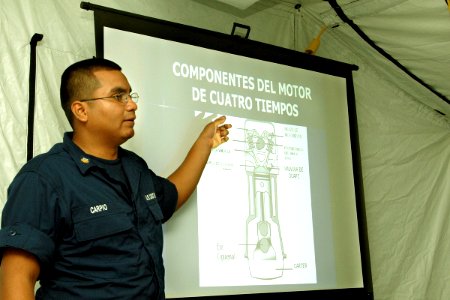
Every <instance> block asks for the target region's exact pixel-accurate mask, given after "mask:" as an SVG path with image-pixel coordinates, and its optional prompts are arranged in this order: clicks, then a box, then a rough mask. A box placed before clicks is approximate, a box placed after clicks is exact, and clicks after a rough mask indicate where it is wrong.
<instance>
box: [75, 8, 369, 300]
mask: <svg viewBox="0 0 450 300" xmlns="http://www.w3.org/2000/svg"><path fill="white" fill-rule="evenodd" d="M82 7H83V8H86V9H93V10H94V12H95V24H96V43H97V55H98V56H101V57H105V58H108V59H111V60H113V61H115V62H117V63H118V64H119V65H121V67H122V68H123V72H124V74H125V75H126V76H127V77H128V80H129V82H130V84H131V86H132V88H133V91H136V92H138V93H139V95H140V101H139V103H138V111H137V120H136V125H135V132H136V135H135V137H134V138H133V139H131V140H129V141H128V142H127V143H126V144H124V147H125V148H127V149H130V150H132V151H134V152H137V153H138V154H140V155H141V156H142V157H143V158H144V159H145V160H146V161H147V163H148V165H149V166H150V168H151V169H152V170H154V171H155V172H156V173H157V174H159V175H161V176H168V175H169V174H170V173H171V172H173V171H174V170H175V169H176V168H177V166H178V165H179V164H180V163H181V161H182V160H183V158H184V157H185V155H186V154H187V151H188V150H189V148H190V146H191V145H192V143H193V142H194V141H195V139H196V138H197V136H198V134H199V133H200V131H201V130H202V128H203V127H204V126H205V125H206V124H207V122H209V121H211V120H213V119H215V118H216V117H218V116H221V115H225V116H226V117H227V121H226V122H227V123H230V124H232V126H233V128H232V129H231V133H230V140H229V141H228V142H227V143H225V144H223V145H221V146H220V147H219V148H217V149H214V150H213V151H212V153H211V156H210V159H209V161H208V163H207V166H206V168H205V170H204V173H203V176H202V178H201V181H200V183H199V185H198V187H197V189H196V191H195V192H194V194H193V195H192V196H191V198H190V199H189V201H188V203H187V204H186V205H185V206H183V207H182V208H181V209H180V210H179V211H177V212H176V213H175V215H174V216H173V217H172V219H171V220H169V221H168V222H167V223H166V224H165V225H164V238H165V244H164V261H165V267H166V296H167V298H186V297H206V298H209V297H211V298H217V297H219V296H220V297H221V298H223V297H224V296H225V295H228V296H229V297H234V298H236V297H243V298H244V299H252V297H257V296H258V295H261V294H273V295H278V294H279V293H283V294H282V295H283V298H285V299H294V297H298V295H303V296H304V297H306V296H309V297H310V298H311V299H315V298H314V297H319V296H323V295H329V296H331V297H334V296H336V295H337V296H342V295H352V296H354V295H363V298H365V297H367V299H370V295H371V281H370V268H369V262H368V260H369V258H368V251H367V240H366V228H365V219H364V210H363V208H364V207H363V197H362V195H363V193H362V186H361V178H360V176H361V175H360V170H359V151H358V142H357V131H356V115H355V109H354V95H353V86H352V71H353V70H356V67H355V66H352V65H348V64H344V63H341V62H336V61H331V60H326V59H323V58H319V57H313V56H308V55H306V54H303V53H299V52H296V51H292V50H287V49H283V48H279V47H274V46H271V45H267V44H262V43H258V42H255V41H251V40H244V39H240V38H236V37H233V36H229V35H225V34H221V33H217V32H211V31H207V30H203V29H198V28H194V27H189V26H185V25H180V24H175V23H170V22H167V21H162V20H157V19H153V18H148V17H143V16H139V15H134V14H130V13H126V12H121V11H116V10H112V9H109V8H104V7H101V6H95V5H91V4H89V3H82ZM237 295H240V296H237ZM306 299H308V298H306Z"/></svg>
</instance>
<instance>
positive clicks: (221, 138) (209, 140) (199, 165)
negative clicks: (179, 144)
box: [169, 117, 231, 209]
mask: <svg viewBox="0 0 450 300" xmlns="http://www.w3.org/2000/svg"><path fill="white" fill-rule="evenodd" d="M225 119H226V118H225V117H220V118H218V119H216V120H215V121H213V122H211V123H209V124H208V125H206V127H205V128H204V129H203V131H202V132H201V133H200V136H199V137H198V138H197V140H196V141H195V143H194V145H192V148H191V149H190V150H189V152H188V154H187V156H186V158H185V159H184V161H183V162H182V163H181V165H180V166H179V167H178V169H177V170H176V171H175V172H173V173H172V174H171V175H170V176H169V180H170V181H171V182H172V183H174V184H175V186H176V187H177V191H178V202H177V209H178V208H180V207H181V206H182V205H183V204H184V202H186V200H187V199H188V198H189V196H190V195H191V194H192V192H193V191H194V189H195V187H196V186H197V184H198V181H199V180H200V176H201V175H202V172H203V169H204V168H205V165H206V163H207V162H208V158H209V155H210V154H211V149H213V148H216V147H217V146H219V145H220V144H222V143H224V142H226V141H228V129H229V128H231V125H230V124H223V123H224V122H225Z"/></svg>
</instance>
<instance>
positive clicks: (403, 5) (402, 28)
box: [217, 0, 450, 117]
mask: <svg viewBox="0 0 450 300" xmlns="http://www.w3.org/2000/svg"><path fill="white" fill-rule="evenodd" d="M217 1H220V2H222V3H226V4H227V6H230V7H231V6H232V7H234V8H237V9H239V10H241V11H245V13H246V15H251V14H252V11H254V12H255V13H256V12H257V11H260V10H261V9H264V7H267V8H270V7H272V6H274V5H281V6H285V7H289V8H294V7H295V5H297V4H301V9H302V10H308V12H309V13H313V14H315V16H316V18H317V20H319V22H322V23H323V24H324V25H327V26H330V25H336V24H338V25H339V24H343V23H344V22H343V20H342V19H341V17H339V16H338V15H337V14H336V11H335V10H334V9H333V8H332V6H331V5H330V3H329V2H330V1H325V0H279V1H278V0H277V1H275V0H259V1H256V0H245V1H244V0H242V1H235V0H217ZM336 3H337V4H338V5H339V6H340V7H341V8H342V11H343V12H344V14H345V15H346V16H347V17H348V18H349V19H350V20H351V21H352V22H353V23H354V24H355V25H356V26H358V27H359V28H360V29H361V30H362V32H363V33H364V34H365V35H367V37H368V38H369V39H370V40H372V41H373V42H374V44H375V45H376V46H377V47H379V48H380V49H381V50H383V51H385V52H386V53H387V54H388V55H389V56H391V57H392V58H393V59H394V60H396V61H397V62H399V64H400V65H402V66H404V67H405V69H406V70H407V72H410V73H411V74H408V73H404V74H405V76H408V77H411V76H412V77H411V78H414V76H416V77H417V78H414V80H416V79H417V80H418V81H419V82H418V83H417V84H418V85H422V86H423V87H424V88H425V89H428V90H430V91H432V95H431V97H432V98H435V99H433V100H427V99H421V101H422V102H424V103H425V104H427V105H428V106H430V107H431V108H434V109H435V110H438V111H440V112H441V113H444V114H445V115H447V117H450V85H449V84H448V73H449V70H450V55H449V53H450V8H448V4H447V1H446V0H427V1H423V0H338V1H336ZM336 30H340V29H339V28H338V29H336ZM357 38H358V37H357ZM361 40H362V39H361ZM361 46H363V47H368V46H369V44H367V43H366V42H361ZM318 55H320V52H319V53H318ZM392 67H393V68H398V66H395V65H394V64H392ZM420 81H422V82H421V83H420ZM427 101H430V102H429V103H427Z"/></svg>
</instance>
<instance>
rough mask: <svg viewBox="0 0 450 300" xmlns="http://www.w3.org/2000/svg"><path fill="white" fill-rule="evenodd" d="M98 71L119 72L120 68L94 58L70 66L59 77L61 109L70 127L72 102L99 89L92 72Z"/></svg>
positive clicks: (114, 64) (108, 61) (101, 59)
mask: <svg viewBox="0 0 450 300" xmlns="http://www.w3.org/2000/svg"><path fill="white" fill-rule="evenodd" d="M98 70H117V71H121V70H122V68H121V67H120V66H119V65H118V64H116V63H115V62H113V61H111V60H107V59H104V58H96V57H94V58H89V59H85V60H81V61H78V62H76V63H74V64H72V65H70V66H69V67H68V68H67V69H66V70H65V71H64V72H63V74H62V75H61V87H60V98H61V107H62V109H63V110H64V113H65V114H66V117H67V120H69V123H70V124H71V125H72V121H73V115H72V110H71V105H72V101H73V100H76V99H83V98H87V97H89V95H90V93H92V91H94V90H95V89H96V88H98V87H99V82H98V80H97V78H96V77H95V75H94V72H95V71H98Z"/></svg>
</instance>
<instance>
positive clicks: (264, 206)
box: [244, 120, 286, 279]
mask: <svg viewBox="0 0 450 300" xmlns="http://www.w3.org/2000/svg"><path fill="white" fill-rule="evenodd" d="M244 131H245V143H246V146H245V147H246V148H245V170H246V173H247V179H248V199H249V215H248V217H247V224H246V226H247V228H246V239H247V240H246V249H245V256H246V258H247V259H248V264H249V270H250V275H251V276H252V277H254V278H258V279H275V278H278V277H281V276H283V268H284V259H285V257H286V255H285V253H284V248H283V242H282V238H281V230H280V224H279V219H278V197H277V175H278V173H279V168H278V167H277V144H276V134H275V128H274V126H273V124H272V123H264V122H254V121H250V120H247V121H246V122H245V126H244Z"/></svg>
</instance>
